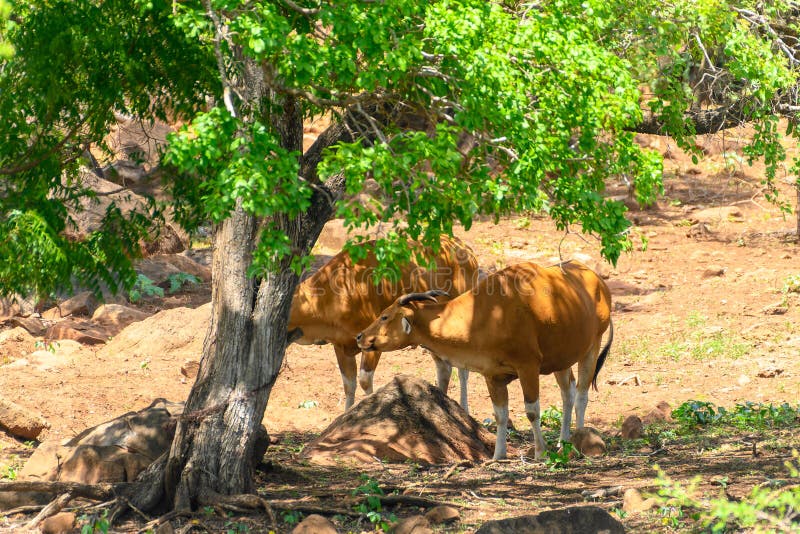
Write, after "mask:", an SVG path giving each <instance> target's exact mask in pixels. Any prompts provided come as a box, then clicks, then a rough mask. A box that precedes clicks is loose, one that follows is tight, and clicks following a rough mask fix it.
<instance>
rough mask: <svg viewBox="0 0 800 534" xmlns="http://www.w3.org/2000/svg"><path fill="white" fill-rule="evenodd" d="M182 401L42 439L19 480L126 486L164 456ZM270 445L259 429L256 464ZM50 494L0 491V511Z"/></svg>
mask: <svg viewBox="0 0 800 534" xmlns="http://www.w3.org/2000/svg"><path fill="white" fill-rule="evenodd" d="M182 413H183V403H181V402H169V401H167V400H164V399H156V400H155V401H153V403H152V404H151V405H150V406H148V407H147V408H144V409H142V410H139V411H138V412H128V413H126V414H124V415H121V416H119V417H117V418H116V419H112V420H111V421H107V422H105V423H102V424H100V425H97V426H94V427H92V428H88V429H86V430H84V431H83V432H81V433H80V434H78V435H77V436H75V437H74V438H71V439H69V440H66V441H63V442H58V441H46V442H44V443H42V444H41V445H40V446H39V447H38V448H37V449H36V450H35V451H34V453H33V454H32V455H31V457H30V458H29V459H28V461H27V462H26V463H25V466H24V467H23V468H22V470H21V471H20V473H19V479H20V480H27V481H61V482H79V483H83V484H96V483H100V482H108V483H114V482H131V481H133V480H135V479H136V477H137V476H138V475H139V473H141V472H142V471H144V470H145V469H146V468H147V467H148V466H149V465H150V464H151V463H152V462H153V461H155V460H156V459H157V458H158V457H159V456H161V455H162V454H164V453H165V452H167V451H168V450H169V448H170V446H171V444H172V438H173V437H174V435H175V428H176V418H177V417H179V416H180V415H181V414H182ZM268 444H269V435H268V434H267V431H266V429H265V428H264V427H263V426H262V427H261V428H260V431H259V433H258V434H257V436H256V443H255V447H254V453H253V454H254V459H255V461H256V462H259V461H260V460H261V458H262V457H263V456H264V453H265V452H266V449H267V446H268ZM50 499H52V495H49V494H45V493H36V492H24V493H10V492H0V510H7V509H9V508H14V507H17V506H24V505H29V504H41V503H44V502H47V501H48V500H50Z"/></svg>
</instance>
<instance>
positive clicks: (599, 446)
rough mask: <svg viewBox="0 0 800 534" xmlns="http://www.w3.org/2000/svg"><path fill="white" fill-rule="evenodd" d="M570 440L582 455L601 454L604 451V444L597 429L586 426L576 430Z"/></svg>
mask: <svg viewBox="0 0 800 534" xmlns="http://www.w3.org/2000/svg"><path fill="white" fill-rule="evenodd" d="M570 442H572V445H573V446H574V447H575V448H576V449H577V450H578V452H580V453H581V454H583V455H584V456H602V455H604V454H605V453H606V444H605V442H604V441H603V438H602V436H601V435H600V433H599V432H598V431H597V430H595V429H594V428H591V427H588V426H587V427H583V428H579V429H578V430H576V431H575V433H574V434H572V437H571V438H570Z"/></svg>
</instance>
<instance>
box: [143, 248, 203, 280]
mask: <svg viewBox="0 0 800 534" xmlns="http://www.w3.org/2000/svg"><path fill="white" fill-rule="evenodd" d="M136 272H138V273H139V274H143V275H144V276H146V277H148V278H149V279H150V280H152V281H153V284H155V285H157V286H159V287H163V288H164V289H168V288H169V285H170V282H169V277H170V276H171V275H175V274H178V273H187V274H191V275H194V276H196V277H197V278H199V279H200V280H201V281H202V282H210V281H211V269H209V268H208V267H206V266H205V265H200V264H199V263H197V262H196V261H194V260H193V259H191V258H190V257H188V256H185V255H182V254H158V255H155V256H151V257H149V258H146V259H144V260H142V261H140V262H139V263H137V264H136Z"/></svg>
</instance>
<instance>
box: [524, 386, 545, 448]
mask: <svg viewBox="0 0 800 534" xmlns="http://www.w3.org/2000/svg"><path fill="white" fill-rule="evenodd" d="M540 412H541V409H540V407H539V401H538V400H537V401H535V402H526V403H525V415H527V416H528V421H530V422H531V427H532V428H533V444H534V447H535V448H536V450H535V453H534V457H535V458H536V459H539V458H541V457H542V456H543V455H544V449H545V443H544V436H543V435H542V424H541V413H540Z"/></svg>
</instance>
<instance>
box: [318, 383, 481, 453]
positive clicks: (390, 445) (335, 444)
mask: <svg viewBox="0 0 800 534" xmlns="http://www.w3.org/2000/svg"><path fill="white" fill-rule="evenodd" d="M493 444H494V436H492V435H491V434H490V433H489V432H488V431H487V430H486V429H485V428H484V427H483V426H481V425H480V424H479V423H478V422H477V421H475V420H474V419H473V418H472V417H470V416H469V415H467V413H466V412H464V410H463V409H461V407H460V406H459V405H458V403H456V402H454V401H453V400H452V399H450V398H449V397H447V396H445V395H444V393H442V391H441V390H440V389H439V388H437V387H434V386H433V385H431V384H429V383H427V382H425V381H424V380H421V379H419V378H414V377H410V376H405V375H398V376H396V377H395V378H394V379H393V380H392V381H391V382H389V383H388V384H387V385H385V386H384V387H382V388H381V389H379V390H378V391H376V392H375V393H374V394H373V395H370V396H368V397H366V398H365V399H364V400H362V401H361V402H360V403H358V404H357V405H355V406H354V407H353V408H351V409H350V410H349V411H347V412H346V413H344V414H342V415H340V416H339V417H337V418H336V419H335V420H334V421H333V422H332V423H331V424H330V426H328V428H326V429H325V430H324V431H323V432H322V434H320V436H319V437H317V438H316V439H314V440H313V441H311V442H310V443H308V444H307V445H306V447H305V449H304V450H303V454H302V457H303V458H304V459H308V460H310V461H311V462H313V463H316V464H322V465H339V463H340V462H343V461H344V462H351V463H373V462H375V458H380V459H381V460H385V461H389V462H404V461H407V460H411V461H415V462H419V463H423V464H450V463H454V462H460V461H463V460H470V461H475V462H480V461H484V460H488V459H490V458H491V457H492V454H493V449H494V446H493Z"/></svg>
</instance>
